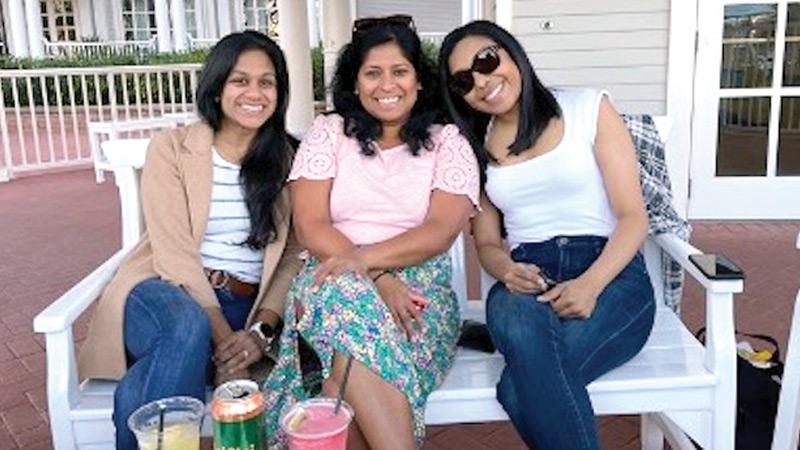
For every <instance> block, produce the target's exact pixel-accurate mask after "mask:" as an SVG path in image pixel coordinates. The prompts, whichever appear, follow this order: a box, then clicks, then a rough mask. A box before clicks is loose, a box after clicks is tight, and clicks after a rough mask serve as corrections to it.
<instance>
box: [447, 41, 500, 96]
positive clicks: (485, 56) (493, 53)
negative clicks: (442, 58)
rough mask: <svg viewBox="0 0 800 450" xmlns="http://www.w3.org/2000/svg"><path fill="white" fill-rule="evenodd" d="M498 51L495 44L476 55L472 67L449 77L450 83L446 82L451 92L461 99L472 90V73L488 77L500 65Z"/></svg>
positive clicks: (473, 80) (473, 81) (473, 78)
mask: <svg viewBox="0 0 800 450" xmlns="http://www.w3.org/2000/svg"><path fill="white" fill-rule="evenodd" d="M498 50H500V46H499V45H497V44H495V45H490V46H488V47H486V48H484V49H482V50H480V51H479V52H478V53H476V54H475V57H474V58H472V67H470V68H469V69H464V70H459V71H458V72H455V73H454V74H452V75H450V81H449V82H448V86H449V87H450V90H451V91H453V93H454V94H456V95H460V96H462V97H463V96H465V95H467V94H469V92H470V91H471V90H472V88H474V87H475V77H473V76H472V72H478V73H480V74H483V75H489V74H490V73H492V72H494V71H495V70H496V69H497V66H499V65H500V54H499V53H498Z"/></svg>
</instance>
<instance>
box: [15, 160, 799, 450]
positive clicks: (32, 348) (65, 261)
mask: <svg viewBox="0 0 800 450" xmlns="http://www.w3.org/2000/svg"><path fill="white" fill-rule="evenodd" d="M118 214H119V213H118V206H117V200H116V189H115V187H114V184H113V181H107V182H106V183H104V184H102V185H97V184H95V183H94V176H93V174H92V172H91V171H88V170H80V171H74V172H64V173H58V174H51V175H45V176H37V177H28V178H23V179H18V180H14V181H12V182H9V183H3V184H0V280H3V282H2V283H0V450H16V449H23V448H24V449H26V450H37V449H47V448H51V447H52V445H51V442H50V435H49V430H48V424H47V401H46V395H45V389H44V371H45V364H44V340H43V339H42V337H41V336H37V335H34V333H33V332H32V329H31V321H32V318H33V316H35V315H36V314H37V313H38V312H39V311H41V310H42V309H43V308H44V307H45V306H46V305H47V304H49V303H50V302H51V301H52V300H53V299H55V298H56V297H57V296H58V295H60V294H61V293H63V292H64V291H65V290H66V289H67V288H69V287H70V286H71V285H73V284H74V283H75V282H77V281H78V280H79V279H80V278H81V277H82V276H84V275H85V274H86V273H88V272H89V271H90V270H91V269H92V268H94V267H96V266H97V264H98V263H99V262H101V261H103V260H104V259H105V258H106V257H108V256H109V255H111V254H112V253H113V251H114V250H115V249H117V248H119V245H120V239H119V219H118ZM693 225H694V228H695V231H694V235H693V239H692V241H693V243H695V244H696V245H698V246H699V247H701V248H703V249H704V250H705V251H706V252H721V253H725V254H727V255H729V256H730V257H732V258H733V259H734V260H735V261H737V262H738V263H739V264H740V265H741V266H742V267H743V268H744V269H745V272H746V274H747V281H746V283H745V293H744V294H743V295H740V296H739V297H738V298H737V302H736V318H737V326H738V327H739V328H740V329H742V330H746V331H757V332H762V333H768V334H772V335H774V336H775V337H776V338H778V340H779V341H780V342H781V343H782V345H784V346H785V342H786V340H787V336H788V326H789V323H788V321H789V320H790V317H791V311H792V299H793V298H794V295H795V292H796V290H797V288H798V285H799V284H800V277H798V267H800V264H799V263H800V252H798V251H796V250H795V249H794V242H795V238H796V236H797V232H798V231H800V221H798V222H698V223H694V224H693ZM702 295H703V294H702V292H701V290H700V289H699V286H698V285H696V284H694V283H689V285H688V286H687V290H686V295H685V296H684V318H685V320H686V322H687V323H688V324H689V325H690V326H691V327H692V328H693V329H696V328H697V327H698V326H699V325H700V323H701V317H702V313H703V296H702ZM86 329H87V318H86V317H82V318H81V319H80V320H79V321H78V322H77V324H76V327H75V337H76V341H79V342H80V341H81V340H82V339H83V338H84V337H85V334H86ZM638 427H639V424H638V419H637V418H636V417H611V418H602V419H600V433H601V437H602V441H603V446H604V448H607V449H634V448H639V440H638ZM424 448H425V449H426V450H444V449H458V450H462V449H476V450H481V449H503V450H513V449H522V448H524V446H523V445H522V444H521V442H520V441H519V438H518V437H517V435H516V433H515V432H514V430H513V428H512V427H511V426H510V425H509V424H508V423H494V424H483V425H461V426H448V427H431V428H430V430H429V433H428V440H427V443H426V445H425V447H424Z"/></svg>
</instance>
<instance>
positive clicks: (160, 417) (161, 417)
mask: <svg viewBox="0 0 800 450" xmlns="http://www.w3.org/2000/svg"><path fill="white" fill-rule="evenodd" d="M166 410H167V406H166V405H165V404H163V403H161V402H159V403H158V441H157V443H156V450H161V448H162V447H163V445H164V412H165V411H166Z"/></svg>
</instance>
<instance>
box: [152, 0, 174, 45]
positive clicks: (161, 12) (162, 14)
mask: <svg viewBox="0 0 800 450" xmlns="http://www.w3.org/2000/svg"><path fill="white" fill-rule="evenodd" d="M155 13H156V36H157V38H156V39H157V40H158V51H159V52H170V51H172V41H171V39H170V37H169V5H167V0H156V1H155Z"/></svg>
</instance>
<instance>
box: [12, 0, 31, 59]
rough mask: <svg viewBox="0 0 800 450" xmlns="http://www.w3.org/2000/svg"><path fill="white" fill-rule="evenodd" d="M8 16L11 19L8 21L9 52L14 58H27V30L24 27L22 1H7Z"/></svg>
mask: <svg viewBox="0 0 800 450" xmlns="http://www.w3.org/2000/svg"><path fill="white" fill-rule="evenodd" d="M8 14H9V16H10V18H11V20H10V21H9V22H10V24H11V27H10V30H9V31H10V33H9V34H10V37H11V48H10V49H9V51H10V52H11V54H12V55H14V56H19V57H25V56H28V55H29V54H30V53H29V52H28V30H27V28H26V27H25V8H24V6H23V5H22V0H9V1H8Z"/></svg>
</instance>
